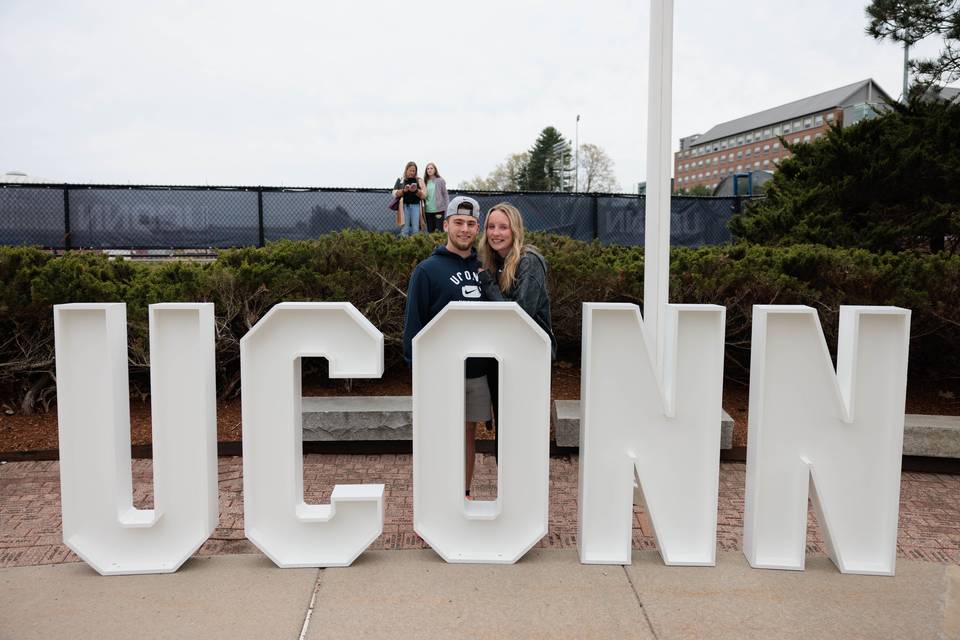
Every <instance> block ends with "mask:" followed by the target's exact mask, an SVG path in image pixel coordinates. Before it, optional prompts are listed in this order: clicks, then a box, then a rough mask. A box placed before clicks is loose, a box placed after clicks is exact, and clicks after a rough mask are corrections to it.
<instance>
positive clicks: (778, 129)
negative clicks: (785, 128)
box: [773, 126, 780, 136]
mask: <svg viewBox="0 0 960 640" xmlns="http://www.w3.org/2000/svg"><path fill="white" fill-rule="evenodd" d="M773 135H775V136H778V135H780V127H779V126H777V127H774V128H773Z"/></svg>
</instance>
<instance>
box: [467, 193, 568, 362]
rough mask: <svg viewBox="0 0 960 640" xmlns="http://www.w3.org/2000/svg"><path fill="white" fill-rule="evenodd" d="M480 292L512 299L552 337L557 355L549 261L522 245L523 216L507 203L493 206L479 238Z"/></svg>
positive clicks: (495, 297)
mask: <svg viewBox="0 0 960 640" xmlns="http://www.w3.org/2000/svg"><path fill="white" fill-rule="evenodd" d="M479 254H480V261H481V262H482V263H483V271H481V272H480V283H481V285H482V286H481V290H482V291H483V297H484V298H485V299H486V300H493V301H503V300H510V301H513V302H516V303H517V304H518V305H520V308H521V309H523V310H524V311H526V313H527V315H528V316H530V317H531V318H533V320H534V321H535V322H536V323H537V324H538V325H540V327H541V328H542V329H543V330H544V331H546V333H547V335H548V336H550V346H551V351H552V354H553V355H554V356H556V355H557V339H556V338H555V337H554V336H553V327H552V325H551V323H550V296H549V295H548V293H547V261H546V260H545V259H544V258H543V256H542V255H540V252H539V251H537V249H536V247H534V246H532V245H529V244H524V243H523V217H522V216H521V215H520V211H519V210H518V209H517V208H516V207H515V206H513V205H512V204H509V203H507V202H501V203H500V204H498V205H494V206H493V207H492V208H491V209H490V211H488V212H487V220H486V222H485V223H484V227H483V236H482V237H481V238H480V250H479Z"/></svg>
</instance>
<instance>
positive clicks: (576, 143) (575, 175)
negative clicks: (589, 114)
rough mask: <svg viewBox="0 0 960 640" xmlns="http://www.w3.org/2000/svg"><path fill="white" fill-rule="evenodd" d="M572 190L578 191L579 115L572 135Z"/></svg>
mask: <svg viewBox="0 0 960 640" xmlns="http://www.w3.org/2000/svg"><path fill="white" fill-rule="evenodd" d="M573 139H574V143H573V144H574V151H573V152H574V160H573V190H574V191H577V192H579V191H580V114H579V113H578V114H577V128H576V133H575V134H574V138H573Z"/></svg>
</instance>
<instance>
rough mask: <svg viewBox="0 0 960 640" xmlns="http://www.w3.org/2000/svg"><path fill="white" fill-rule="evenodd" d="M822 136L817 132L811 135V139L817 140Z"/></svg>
mask: <svg viewBox="0 0 960 640" xmlns="http://www.w3.org/2000/svg"><path fill="white" fill-rule="evenodd" d="M822 137H823V133H820V132H817V135H815V136H813V139H814V140H819V139H820V138H822Z"/></svg>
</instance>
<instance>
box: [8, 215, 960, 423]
mask: <svg viewBox="0 0 960 640" xmlns="http://www.w3.org/2000/svg"><path fill="white" fill-rule="evenodd" d="M440 239H441V236H439V235H434V236H432V237H428V236H425V235H420V236H417V237H414V238H411V239H403V238H398V237H396V236H393V235H391V234H381V233H371V232H363V231H347V232H343V233H338V234H331V235H327V236H323V237H321V238H319V239H317V240H313V241H309V242H290V241H283V242H276V243H272V244H269V245H268V246H267V247H265V248H262V249H253V248H247V249H233V250H229V251H223V252H221V253H220V254H219V257H218V259H217V260H216V261H214V262H211V263H201V262H187V261H178V262H168V263H135V262H125V261H115V260H110V259H108V258H107V257H105V256H103V255H101V254H99V253H82V252H75V253H70V254H67V255H65V256H61V257H55V256H52V255H50V254H48V253H45V252H43V251H40V250H37V249H30V248H11V247H5V248H0V332H2V333H0V335H2V336H3V337H2V339H0V361H2V363H3V364H2V367H0V398H2V399H3V400H4V402H6V403H7V404H8V406H14V405H17V404H19V405H20V406H21V407H22V408H24V409H29V408H30V407H33V406H35V405H37V404H44V405H48V404H49V403H50V402H51V401H52V399H53V398H54V393H55V391H54V388H53V366H54V365H53V323H52V311H51V309H52V305H54V304H60V303H67V302H107V301H121V302H126V304H127V319H128V323H129V326H128V340H129V345H130V363H131V374H132V375H131V384H132V386H133V388H134V391H135V392H137V391H139V392H140V393H142V394H145V393H146V392H147V391H148V388H149V383H148V379H147V376H146V373H147V366H148V358H149V353H148V348H147V346H148V335H147V307H148V305H150V304H153V303H157V302H191V301H196V302H213V303H214V304H215V305H216V316H217V345H216V349H217V381H218V388H219V392H220V394H221V395H222V396H227V395H232V394H235V393H236V392H237V390H238V388H239V387H238V385H239V369H240V367H239V341H240V338H241V337H242V336H243V335H244V334H245V333H246V332H247V331H248V330H249V329H250V327H252V326H253V325H254V324H255V323H256V322H257V321H258V320H259V319H260V318H261V317H262V316H263V315H264V314H265V313H266V312H267V310H269V309H270V307H272V306H273V305H274V304H276V303H278V302H282V301H308V300H314V301H321V300H326V301H341V300H342V301H348V302H352V303H353V304H354V305H355V306H356V307H357V309H359V310H360V311H361V312H362V313H363V314H364V315H365V316H366V317H367V318H368V319H369V320H370V321H371V322H372V323H373V324H374V325H375V326H377V328H379V329H380V330H381V331H382V332H383V334H384V336H385V345H386V353H385V358H386V363H387V366H388V367H390V366H402V365H400V354H401V345H400V335H401V332H402V330H403V309H404V304H405V290H406V286H407V282H408V280H409V277H410V273H411V271H412V270H413V268H414V266H415V265H416V264H417V263H418V262H419V261H420V260H422V259H423V258H425V257H426V256H427V255H428V254H429V253H430V252H431V251H432V249H433V247H434V246H435V244H437V243H438V242H439V241H440ZM530 241H531V242H533V243H534V244H536V245H537V246H538V247H539V248H540V249H541V250H542V251H543V254H544V256H545V257H546V258H547V260H548V262H549V265H550V270H549V274H548V278H549V279H548V284H549V287H550V292H551V299H552V312H553V318H554V330H555V333H556V335H557V339H558V342H559V346H560V357H561V358H563V359H567V360H574V361H575V360H577V359H578V357H579V344H580V335H581V326H580V322H581V305H582V303H583V302H587V301H590V302H630V303H635V304H641V305H642V302H643V250H642V248H640V247H621V246H601V245H600V244H598V243H596V242H593V243H587V242H580V241H577V240H572V239H570V238H567V237H565V236H553V235H545V234H535V233H534V234H530ZM670 292H671V296H670V297H671V301H673V302H684V303H713V304H721V305H724V306H726V308H727V366H726V373H727V375H728V376H730V377H733V378H736V379H740V380H743V381H746V380H747V376H748V366H749V348H750V331H751V315H752V307H753V305H755V304H806V305H810V306H812V307H814V308H816V309H817V310H818V311H819V312H820V317H821V322H822V324H823V328H824V332H825V333H826V338H827V344H828V345H830V346H831V349H835V345H836V336H837V321H838V316H839V307H840V305H841V304H870V305H897V306H902V307H906V308H909V309H912V310H913V316H912V335H913V339H912V341H911V360H910V367H911V376H920V377H923V378H929V377H935V378H944V377H955V376H956V375H957V371H958V370H960V311H958V308H957V304H956V301H957V300H960V256H949V255H947V254H944V253H941V254H925V253H913V252H903V253H896V254H893V253H883V254H878V253H871V252H869V251H866V250H863V249H836V248H828V247H824V246H820V245H794V246H786V247H764V246H754V245H747V244H737V245H725V246H719V247H702V248H699V249H686V248H675V249H673V251H672V254H671V283H670Z"/></svg>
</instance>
